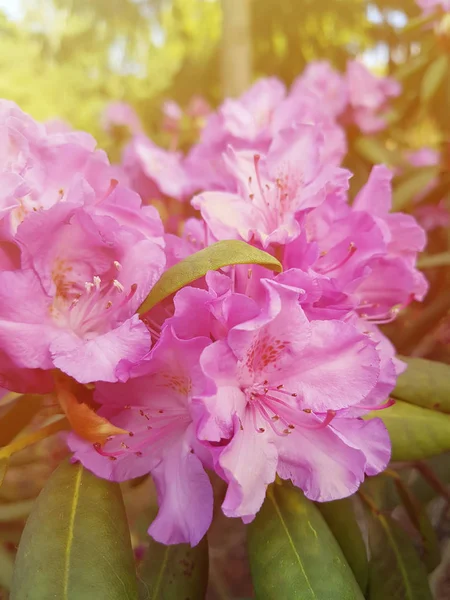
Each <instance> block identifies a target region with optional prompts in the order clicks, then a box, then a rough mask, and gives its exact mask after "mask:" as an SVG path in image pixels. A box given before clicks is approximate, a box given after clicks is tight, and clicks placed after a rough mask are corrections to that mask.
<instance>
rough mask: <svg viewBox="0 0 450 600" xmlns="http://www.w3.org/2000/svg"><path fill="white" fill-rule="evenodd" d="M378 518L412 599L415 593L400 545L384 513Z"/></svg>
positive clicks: (406, 589)
mask: <svg viewBox="0 0 450 600" xmlns="http://www.w3.org/2000/svg"><path fill="white" fill-rule="evenodd" d="M378 519H379V521H380V523H381V526H382V527H383V529H384V531H385V533H386V536H387V538H388V540H389V543H390V544H391V548H392V550H393V552H394V555H395V558H396V560H397V564H398V568H399V569H400V573H401V574H402V578H403V581H404V582H405V591H406V594H407V597H408V598H410V600H414V597H413V594H412V589H411V586H410V582H409V579H408V572H407V570H406V569H405V565H404V564H403V562H402V556H401V552H400V550H399V548H398V545H397V543H396V541H395V538H394V536H393V535H392V532H391V530H390V528H389V525H388V523H387V521H386V519H385V518H384V517H383V516H382V515H379V516H378Z"/></svg>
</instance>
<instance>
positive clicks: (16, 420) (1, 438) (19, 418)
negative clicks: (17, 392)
mask: <svg viewBox="0 0 450 600" xmlns="http://www.w3.org/2000/svg"><path fill="white" fill-rule="evenodd" d="M41 402H42V396H34V395H32V394H24V395H23V396H19V397H18V398H17V399H16V400H14V401H13V402H11V408H10V409H9V410H8V412H7V413H6V414H5V415H3V417H2V418H1V419H0V446H6V445H7V444H9V443H10V442H11V441H12V440H13V439H14V438H15V437H16V435H17V434H19V433H20V432H21V431H22V429H24V427H26V426H27V425H28V423H30V421H31V419H32V418H33V417H34V416H35V414H36V413H37V412H38V410H39V408H40V406H41Z"/></svg>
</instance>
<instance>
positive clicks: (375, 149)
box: [355, 137, 395, 166]
mask: <svg viewBox="0 0 450 600" xmlns="http://www.w3.org/2000/svg"><path fill="white" fill-rule="evenodd" d="M355 149H356V151H357V152H358V154H360V155H361V156H362V157H363V158H365V159H366V160H368V161H369V162H371V163H373V164H378V163H383V164H385V165H388V166H389V165H392V164H394V163H395V157H394V155H393V153H392V152H390V151H389V150H388V149H387V148H386V146H384V144H383V143H382V142H380V141H379V140H377V139H376V138H371V137H359V138H358V139H357V140H356V141H355Z"/></svg>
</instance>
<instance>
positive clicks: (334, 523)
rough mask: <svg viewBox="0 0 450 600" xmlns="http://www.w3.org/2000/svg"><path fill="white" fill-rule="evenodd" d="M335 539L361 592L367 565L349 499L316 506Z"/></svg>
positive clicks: (359, 531) (364, 582) (365, 581)
mask: <svg viewBox="0 0 450 600" xmlns="http://www.w3.org/2000/svg"><path fill="white" fill-rule="evenodd" d="M316 506H317V508H318V509H319V510H320V512H321V514H322V516H323V518H324V519H325V521H326V522H327V525H328V527H329V528H330V530H331V533H332V534H333V535H334V537H335V538H336V540H337V542H338V544H339V546H340V547H341V550H342V552H343V554H344V556H345V558H346V560H347V562H348V564H349V566H350V568H351V570H352V571H353V574H354V576H355V579H356V581H357V582H358V584H359V587H360V588H361V590H362V591H363V592H365V590H366V587H367V580H368V577H369V565H368V561H367V552H366V546H365V544H364V540H363V537H362V534H361V530H360V528H359V525H358V523H357V521H356V517H355V511H354V508H353V504H352V500H351V498H344V499H343V500H335V501H334V502H318V503H317V504H316Z"/></svg>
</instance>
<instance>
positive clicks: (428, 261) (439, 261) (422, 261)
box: [417, 252, 450, 269]
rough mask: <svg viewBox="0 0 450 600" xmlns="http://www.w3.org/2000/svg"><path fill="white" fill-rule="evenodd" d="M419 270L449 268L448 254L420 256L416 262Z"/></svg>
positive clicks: (449, 255) (449, 253) (449, 254)
mask: <svg viewBox="0 0 450 600" xmlns="http://www.w3.org/2000/svg"><path fill="white" fill-rule="evenodd" d="M417 266H418V267H419V269H431V268H433V267H448V266H450V252H441V253H440V254H429V255H422V256H421V257H420V258H419V260H418V261H417Z"/></svg>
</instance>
